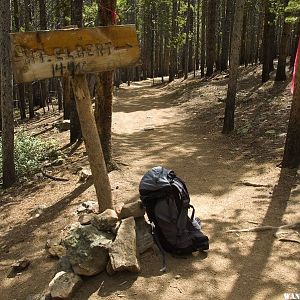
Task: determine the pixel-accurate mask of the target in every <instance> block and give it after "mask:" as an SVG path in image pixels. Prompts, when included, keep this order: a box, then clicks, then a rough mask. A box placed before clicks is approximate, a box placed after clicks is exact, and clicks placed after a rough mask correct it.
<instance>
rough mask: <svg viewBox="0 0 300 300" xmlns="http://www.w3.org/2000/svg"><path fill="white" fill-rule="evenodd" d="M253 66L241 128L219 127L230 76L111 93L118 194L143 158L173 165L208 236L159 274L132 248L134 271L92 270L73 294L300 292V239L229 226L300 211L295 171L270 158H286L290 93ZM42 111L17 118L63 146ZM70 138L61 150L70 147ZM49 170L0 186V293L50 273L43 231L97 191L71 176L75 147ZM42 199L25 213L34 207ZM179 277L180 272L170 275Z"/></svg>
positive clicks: (122, 197) (43, 280)
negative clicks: (20, 268) (15, 270)
mask: <svg viewBox="0 0 300 300" xmlns="http://www.w3.org/2000/svg"><path fill="white" fill-rule="evenodd" d="M258 73H259V70H257V69H255V68H254V67H253V68H248V69H247V70H246V71H245V72H244V73H243V78H242V80H241V82H240V89H239V90H240V92H239V94H238V103H237V120H236V121H237V131H236V133H234V134H233V135H231V136H223V135H222V134H220V131H221V128H222V116H223V109H224V103H223V99H224V98H225V95H226V83H227V79H225V78H224V76H223V75H217V76H215V77H214V78H213V79H210V80H209V81H205V80H199V79H196V80H195V79H189V80H187V81H181V80H177V81H176V82H174V83H172V84H169V85H166V84H163V85H162V84H157V85H155V86H152V85H151V81H150V80H149V81H143V82H140V83H133V84H132V85H131V86H130V87H127V86H125V85H123V86H122V87H121V88H120V89H118V90H117V91H116V92H115V102H114V115H113V146H114V156H115V158H116V161H117V162H119V165H120V167H121V170H120V171H114V172H111V173H110V178H111V184H112V188H113V196H114V201H115V203H117V202H122V201H123V202H128V201H132V200H133V199H137V198H138V183H139V180H140V178H141V176H142V175H143V174H144V173H145V172H146V171H147V170H148V169H149V168H151V167H153V166H156V165H163V166H166V167H168V168H171V169H174V170H175V171H176V172H177V173H178V175H179V176H180V177H182V178H183V179H184V180H185V181H186V183H187V186H188V188H189V192H190V195H191V199H192V203H193V205H194V206H195V207H196V211H197V214H198V215H199V216H200V218H201V219H202V222H203V230H204V232H205V233H206V234H207V235H208V236H209V237H210V241H211V245H210V246H211V249H210V250H209V251H208V255H207V256H205V255H202V254H201V255H198V256H195V257H194V256H192V257H189V258H186V259H177V258H173V257H171V256H168V257H167V264H168V272H167V273H164V274H161V273H159V268H160V255H159V253H156V252H151V251H150V252H148V253H146V254H144V255H143V256H142V257H141V258H140V262H141V272H140V274H139V275H138V276H136V275H132V274H127V273H125V274H117V275H116V276H114V277H109V276H107V275H106V274H100V275H99V276H95V277H93V278H88V279H85V281H84V284H83V285H82V287H81V289H80V291H79V292H78V293H77V294H76V295H75V296H74V297H73V299H74V300H75V299H76V300H83V299H102V298H104V299H119V298H123V299H145V300H147V299H149V300H152V299H157V297H159V298H160V299H170V298H173V299H228V300H231V299H237V300H239V299H284V297H283V294H284V293H287V292H290V293H292V292H293V293H297V292H300V284H299V282H300V272H299V270H300V260H299V258H300V248H299V244H297V243H292V242H281V241H278V240H277V239H276V238H275V237H274V236H273V233H274V232H273V231H265V232H260V233H256V232H249V233H228V232H226V230H228V229H231V228H248V227H253V226H257V225H254V224H253V222H254V223H257V224H263V225H273V226H280V225H282V224H288V223H293V222H296V221H299V220H300V214H299V207H300V205H299V200H300V188H299V185H298V183H299V175H297V173H296V171H285V170H281V169H280V168H278V167H276V165H277V164H278V163H279V162H280V159H281V156H282V149H283V145H284V139H285V132H286V127H287V119H288V113H289V105H290V101H291V96H290V92H289V86H288V85H287V84H286V83H279V84H278V83H276V84H274V82H272V81H270V82H269V83H267V84H265V85H260V81H259V74H258ZM57 118H60V115H59V114H57V113H49V118H48V119H46V120H44V119H43V118H41V119H40V120H35V121H33V122H31V123H29V124H26V125H25V129H26V130H29V131H30V132H33V131H34V132H35V133H37V134H38V133H39V132H44V133H42V134H41V135H40V136H41V137H43V138H49V137H51V138H56V139H57V140H58V141H59V142H60V143H61V146H64V145H66V144H67V140H68V135H67V133H58V132H57V131H56V130H54V129H51V122H52V121H53V120H54V119H57ZM69 150H70V149H69V148H66V149H65V150H64V151H65V153H68V152H69ZM72 152H73V153H72V155H70V156H69V157H67V159H66V160H67V164H66V165H64V166H60V167H55V168H53V174H54V175H59V176H63V177H67V178H69V179H70V180H69V181H68V182H65V183H61V182H60V183H59V182H54V181H51V180H50V179H44V178H40V177H39V176H37V177H36V178H34V179H33V180H32V182H29V184H27V185H22V186H17V187H14V188H12V189H10V190H9V191H7V192H5V193H3V192H2V193H1V194H0V197H1V204H0V217H1V219H2V222H1V225H0V226H1V234H0V250H1V253H0V256H1V262H0V276H1V279H2V280H1V282H0V287H1V296H0V298H1V299H4V300H10V299H18V300H19V299H20V300H21V299H26V297H27V296H28V295H33V294H37V293H40V292H41V291H43V290H44V289H45V288H46V287H47V284H48V283H49V281H50V280H51V278H52V276H53V275H54V273H55V266H56V260H54V259H51V258H48V257H46V254H45V251H44V250H43V249H44V245H45V241H46V240H47V238H49V237H55V236H57V235H59V233H60V231H61V230H62V229H63V228H64V227H65V226H67V225H68V224H71V223H72V222H74V221H76V219H77V218H76V214H75V211H76V207H77V206H78V204H79V203H81V202H83V201H85V200H90V199H95V191H94V189H93V187H92V186H90V185H89V184H86V185H80V184H78V183H77V180H78V175H77V174H76V172H77V171H78V168H79V167H82V166H85V165H87V157H86V154H85V152H84V147H83V146H82V145H81V146H80V147H78V148H77V149H75V150H74V151H72ZM39 205H45V207H46V208H45V209H44V211H43V213H42V214H41V216H40V217H38V218H32V219H30V211H31V210H32V208H33V207H37V206H39ZM23 256H26V257H28V258H29V259H30V260H31V262H32V263H31V265H30V267H29V268H28V270H27V271H25V272H23V273H22V274H20V275H18V276H16V277H14V278H7V277H6V275H7V271H8V269H9V266H10V265H11V264H12V263H13V262H14V261H15V260H16V259H18V258H21V257H23ZM176 275H180V278H179V279H176V278H175V276H176Z"/></svg>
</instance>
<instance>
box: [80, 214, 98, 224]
mask: <svg viewBox="0 0 300 300" xmlns="http://www.w3.org/2000/svg"><path fill="white" fill-rule="evenodd" d="M94 216H95V214H84V215H80V216H79V219H78V221H79V223H80V224H81V225H89V224H91V222H92V219H93V218H94Z"/></svg>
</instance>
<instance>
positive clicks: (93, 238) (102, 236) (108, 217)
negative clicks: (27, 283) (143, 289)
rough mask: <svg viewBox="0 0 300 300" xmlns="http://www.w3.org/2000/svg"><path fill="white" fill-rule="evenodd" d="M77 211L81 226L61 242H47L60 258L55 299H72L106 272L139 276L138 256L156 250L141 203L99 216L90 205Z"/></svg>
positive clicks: (53, 290)
mask: <svg viewBox="0 0 300 300" xmlns="http://www.w3.org/2000/svg"><path fill="white" fill-rule="evenodd" d="M88 202H89V203H88V205H87V203H83V204H81V205H80V207H79V209H77V213H78V214H79V223H78V225H76V226H71V227H72V230H71V231H70V232H69V234H67V236H66V237H64V238H62V239H61V240H59V239H58V240H53V241H47V244H46V249H47V251H48V253H49V254H50V255H51V256H56V257H59V258H60V259H59V264H58V273H57V274H56V275H55V277H54V278H53V280H52V281H51V283H50V284H49V291H50V294H51V296H52V297H53V298H55V299H70V297H71V296H72V294H73V293H74V290H75V289H76V288H77V287H78V286H79V284H80V282H81V278H80V276H93V275H96V274H99V273H101V272H103V271H105V270H106V272H107V273H108V274H109V275H113V274H115V273H116V272H120V271H129V272H139V271H140V266H139V262H138V257H137V255H139V254H141V253H143V252H145V251H146V250H147V249H149V248H151V247H152V246H153V239H152V235H151V228H149V224H147V222H146V221H145V218H144V214H145V210H144V208H142V206H141V203H140V201H137V202H133V203H129V204H124V205H122V206H120V205H119V207H118V209H116V211H117V212H116V211H115V210H112V209H107V210H106V211H104V212H103V213H101V214H96V213H95V210H94V209H93V208H94V207H95V206H96V203H95V205H93V203H91V201H88Z"/></svg>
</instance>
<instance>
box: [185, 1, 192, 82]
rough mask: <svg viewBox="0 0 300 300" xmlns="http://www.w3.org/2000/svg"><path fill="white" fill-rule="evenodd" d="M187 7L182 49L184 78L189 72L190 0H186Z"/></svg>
mask: <svg viewBox="0 0 300 300" xmlns="http://www.w3.org/2000/svg"><path fill="white" fill-rule="evenodd" d="M187 1H188V2H187V3H188V7H187V21H186V31H185V51H184V57H185V60H184V62H185V65H184V79H187V78H188V72H189V54H190V51H191V49H190V22H191V18H192V16H191V11H190V8H191V0H187Z"/></svg>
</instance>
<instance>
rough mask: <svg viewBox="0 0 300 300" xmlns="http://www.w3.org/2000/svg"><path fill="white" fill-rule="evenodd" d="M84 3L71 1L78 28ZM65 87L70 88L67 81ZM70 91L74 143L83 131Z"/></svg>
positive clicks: (72, 12) (72, 138) (73, 22)
mask: <svg viewBox="0 0 300 300" xmlns="http://www.w3.org/2000/svg"><path fill="white" fill-rule="evenodd" d="M82 5H83V0H72V2H71V23H72V24H71V25H75V26H77V27H78V28H81V27H82ZM66 80H68V79H66ZM65 87H66V88H68V83H67V82H66V86H65ZM68 93H69V97H70V143H71V144H73V143H75V142H76V141H77V140H79V139H81V138H82V132H81V127H80V121H79V117H78V112H77V109H76V104H75V98H74V95H73V91H72V90H70V91H69V92H68V91H67V90H66V91H65V95H66V96H68ZM66 101H67V103H66V105H68V99H67V98H66ZM67 113H68V112H67Z"/></svg>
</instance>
